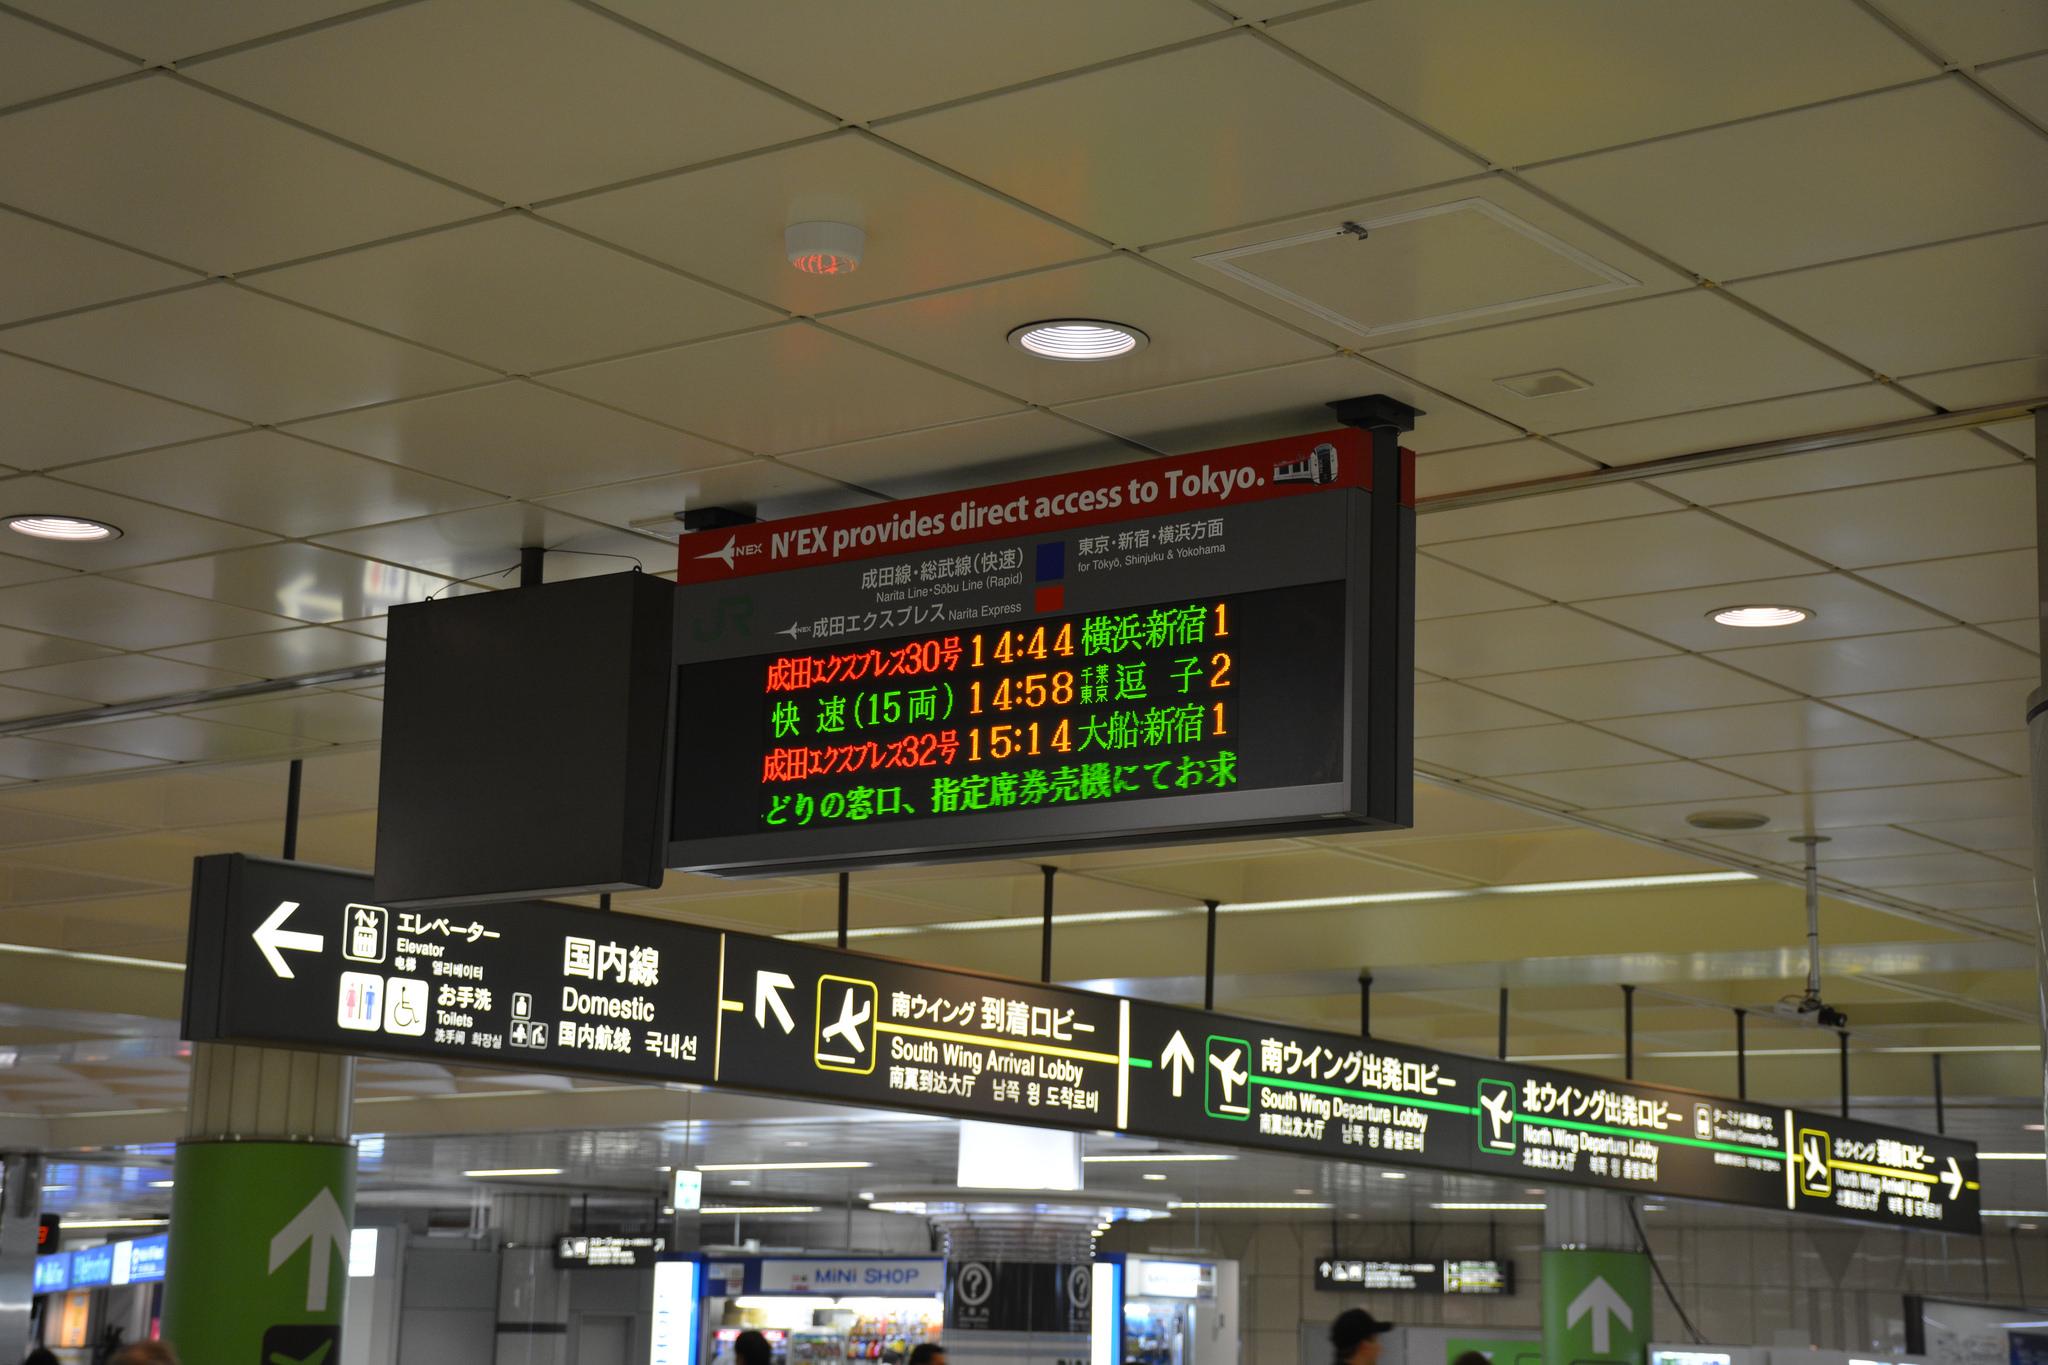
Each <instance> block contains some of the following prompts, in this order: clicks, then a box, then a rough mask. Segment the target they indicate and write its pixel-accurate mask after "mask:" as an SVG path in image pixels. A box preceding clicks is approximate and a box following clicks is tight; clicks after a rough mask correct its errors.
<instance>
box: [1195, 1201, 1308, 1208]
mask: <svg viewBox="0 0 2048 1365" xmlns="http://www.w3.org/2000/svg"><path fill="white" fill-rule="evenodd" d="M1172 1207H1174V1208H1176V1209H1327V1208H1329V1207H1330V1205H1329V1204H1328V1203H1325V1202H1317V1201H1301V1200H1257V1199H1247V1200H1237V1199H1220V1200H1194V1201H1191V1202H1188V1203H1183V1204H1174V1205H1173V1206H1172Z"/></svg>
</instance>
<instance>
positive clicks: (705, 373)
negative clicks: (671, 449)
mask: <svg viewBox="0 0 2048 1365" xmlns="http://www.w3.org/2000/svg"><path fill="white" fill-rule="evenodd" d="M548 383H549V384H551V385H553V386H555V387H557V388H563V389H567V390H569V391H570V392H572V393H579V394H582V395H584V396H585V397H588V398H594V399H596V400H597V401H599V402H601V403H610V404H612V405H614V406H616V407H620V408H623V409H625V410H626V411H628V412H638V413H640V414H642V415H643V416H647V417H652V418H654V419H655V420H657V421H666V422H672V423H674V424H675V425H677V426H681V427H687V428H688V429H689V430H692V431H698V432H702V433H703V434H704V435H706V436H709V437H711V438H712V439H713V440H718V441H724V442H725V443H726V444H728V445H731V446H736V447H738V448H740V449H742V450H750V451H755V452H757V453H761V454H778V453H780V452H783V451H789V450H808V449H810V448H811V447H813V446H824V445H835V444H838V443H840V442H844V441H858V440H861V439H863V438H864V437H868V436H880V435H882V434H883V433H884V432H891V431H904V430H909V429H912V428H917V427H929V426H937V425H939V424H940V423H942V422H953V421H961V420H964V419H966V418H969V417H987V416H991V415H993V414H995V413H998V412H1004V411H1009V410H1012V409H1015V408H1017V407H1019V406H1021V405H1020V404H1018V403H1016V402H1013V401H1011V400H1009V399H1006V398H1001V397H998V396H997V395H995V394H991V393H989V392H987V391H986V390H983V389H977V388H974V387H972V386H970V385H967V384H963V383H961V382H960V381H959V380H957V379H953V378H950V377H948V376H946V375H943V374H938V373H934V372H933V371H931V370H928V369H926V368H924V367H923V366H921V365H913V364H912V363H910V362H909V361H907V360H899V359H897V358H896V357H894V356H890V355H884V354H883V353H882V352H880V351H877V350H874V349H873V348H871V347H867V346H863V345H861V344H860V343H859V342H856V341H850V340H848V339H846V338H844V337H839V336H834V335H832V334H831V333H829V332H825V331H822V330H820V329H819V328H816V327H812V326H809V325H807V324H804V323H791V324H789V325H788V326H784V327H776V328H771V329H770V330H768V331H764V332H749V333H747V334H746V335H745V336H737V337H727V338H725V339H723V340H720V341H702V342H698V343H696V344H695V345H692V346H679V347H677V348H675V349H674V350H669V351H659V352H656V353H655V354H653V355H644V356H635V357H633V358H632V359H629V360H613V361H608V362H606V363H604V364H602V365H592V366H589V367H587V368H585V369H580V370H566V371H563V372H562V373H560V374H555V375H551V376H549V378H548Z"/></svg>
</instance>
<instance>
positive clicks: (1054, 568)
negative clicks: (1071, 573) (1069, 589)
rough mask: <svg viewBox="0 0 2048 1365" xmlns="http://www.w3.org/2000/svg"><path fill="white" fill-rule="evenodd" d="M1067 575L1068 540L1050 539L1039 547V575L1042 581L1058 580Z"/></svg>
mask: <svg viewBox="0 0 2048 1365" xmlns="http://www.w3.org/2000/svg"><path fill="white" fill-rule="evenodd" d="M1066 576H1067V542H1065V541H1064V540H1048V541H1045V542H1043V543H1042V544H1040V545H1039V547H1038V577H1037V581H1038V582H1040V583H1053V582H1057V581H1059V580H1060V579H1062V578H1065V577H1066Z"/></svg>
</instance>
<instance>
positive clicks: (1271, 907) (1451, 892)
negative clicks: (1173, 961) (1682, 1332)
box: [776, 872, 1757, 943]
mask: <svg viewBox="0 0 2048 1365" xmlns="http://www.w3.org/2000/svg"><path fill="white" fill-rule="evenodd" d="M1756 879H1757V878H1756V874H1755V873H1753V872H1679V873H1673V874H1671V875H1668V876H1661V877H1599V878H1593V879H1591V880H1585V881H1570V882H1519V883H1512V884H1509V885H1505V886H1465V887H1453V888H1449V889H1438V890H1429V891H1375V892H1369V893H1364V894H1360V895H1356V896H1311V897H1307V898H1305V899H1297V900H1280V901H1227V902H1224V903H1222V904H1219V905H1218V906H1217V907H1216V913H1217V914H1219V915H1256V914H1269V913H1272V912H1275V911H1283V910H1341V909H1344V908H1346V907H1348V906H1360V905H1407V904H1412V903H1415V902H1418V901H1444V900H1465V899H1469V898H1472V897H1477V896H1535V895H1547V894H1550V893H1552V892H1565V891H1638V890H1645V889H1654V888H1657V887H1666V886H1707V885H1713V884H1716V883H1720V882H1753V881H1755V880H1756ZM1206 913H1207V907H1206V906H1196V905H1188V906H1175V907H1173V908H1171V909H1146V910H1087V911H1082V912H1081V913H1079V914H1072V915H1054V916H1053V923H1054V924H1055V925H1071V924H1117V923H1123V922H1128V921H1132V920H1153V919H1178V918H1181V917H1183V916H1188V915H1200V914H1206ZM1044 922H1045V921H1044V917H1043V916H1040V915H1003V916H999V917H996V918H993V919H968V920H935V921H933V922H931V923H928V924H892V925H882V926H875V927H871V928H866V929H849V930H847V933H846V937H847V938H848V939H849V940H851V939H856V938H900V937H903V936H904V935H907V934H949V933H974V932H977V931H980V930H985V929H1035V928H1038V927H1039V926H1040V925H1041V924H1043V923H1044ZM776 937H778V938H781V939H784V940H786V941H788V942H791V943H830V942H834V941H836V940H837V939H838V937H839V934H838V931H837V930H836V929H807V930H804V931H803V932H801V933H795V934H778V935H776Z"/></svg>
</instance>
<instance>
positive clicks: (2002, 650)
mask: <svg viewBox="0 0 2048 1365" xmlns="http://www.w3.org/2000/svg"><path fill="white" fill-rule="evenodd" d="M1712 657H1713V658H1717V659H1720V660H1723V661H1725V662H1726V663H1729V664H1731V665H1733V666H1734V667H1736V668H1740V669H1742V670H1743V671H1744V672H1746V673H1754V674H1756V675H1758V676H1759V677H1763V678H1768V679H1770V680H1771V681H1773V682H1777V683H1782V684H1783V685H1785V686H1786V687H1791V688H1796V689H1797V690H1799V691H1801V692H1805V693H1807V694H1808V695H1811V696H1816V697H1832V696H1847V695H1851V694H1854V693H1860V692H1890V691H1898V690H1902V689H1907V688H1921V687H1929V686H1948V685H1951V684H1956V683H1980V682H1997V681H2001V680H2004V679H2008V678H2018V677H2023V676H2029V675H2035V674H2038V671H2039V670H2038V668H2037V666H2036V664H2035V660H2034V658H2033V656H2032V655H2030V654H2028V653H2026V652H2025V651H2024V650H2019V649H2014V648H2013V647H2012V646H2010V645H2005V644H2000V643H1999V642H1998V641H1996V640H1993V639H1989V638H1987V637H1985V636H1983V635H1979V634H1978V633H1977V632H1975V631H1973V630H1968V629H1966V628H1964V627H1962V626H1955V627H1951V628H1949V629H1945V630H1909V631H1901V632H1899V633H1897V634H1893V635H1865V636H1861V637H1858V638H1856V639H1851V640H1815V641H1811V642H1809V643H1803V644H1789V645H1758V646H1755V647H1754V648H1750V649H1740V650H1730V651H1724V652H1719V653H1716V654H1714V655H1713V656H1712ZM1851 705H1852V706H1853V708H1854V709H1856V710H1863V711H1865V712H1866V714H1869V712H1868V711H1867V708H1864V707H1863V706H1861V705H1860V704H1856V703H1851ZM1907 728H1910V727H1907Z"/></svg>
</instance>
